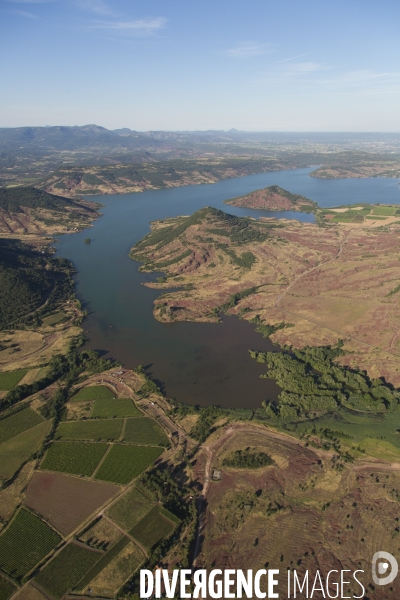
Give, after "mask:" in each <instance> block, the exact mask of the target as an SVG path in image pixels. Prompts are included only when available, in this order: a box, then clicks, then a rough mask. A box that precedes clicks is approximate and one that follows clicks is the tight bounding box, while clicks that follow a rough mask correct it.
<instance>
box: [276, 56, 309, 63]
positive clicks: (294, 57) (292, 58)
mask: <svg viewBox="0 0 400 600" xmlns="http://www.w3.org/2000/svg"><path fill="white" fill-rule="evenodd" d="M303 56H309V54H299V55H298V56H291V57H290V58H284V59H283V60H278V61H277V62H276V64H277V65H279V64H280V63H284V62H288V61H289V60H295V59H296V58H302V57H303Z"/></svg>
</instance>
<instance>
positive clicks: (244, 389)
mask: <svg viewBox="0 0 400 600" xmlns="http://www.w3.org/2000/svg"><path fill="white" fill-rule="evenodd" d="M309 172H310V169H298V170H293V171H280V172H275V173H261V174H259V175H251V176H248V177H240V178H237V179H226V180H224V181H220V182H219V183H216V184H211V185H197V186H185V187H181V188H172V189H166V190H154V191H147V192H143V193H138V194H124V195H109V196H95V197H94V198H93V200H95V201H96V202H101V203H102V204H103V205H104V207H103V209H102V211H101V212H102V213H103V217H101V218H100V219H98V220H97V221H96V222H95V223H94V225H93V227H92V228H91V229H90V231H88V230H85V231H83V232H80V233H76V234H70V235H64V236H60V238H59V242H58V244H57V253H58V255H59V256H63V257H66V258H68V259H70V260H72V262H73V263H74V265H75V267H76V268H77V270H78V275H77V276H76V284H77V294H78V297H79V298H80V299H81V301H82V303H83V306H84V308H86V309H87V310H88V311H89V316H88V318H87V319H86V320H85V322H84V329H85V331H86V335H87V337H88V338H89V342H88V343H87V345H86V347H87V348H93V349H96V350H99V351H100V352H101V353H102V354H103V355H104V356H105V357H112V358H114V359H116V360H119V361H121V362H122V364H123V365H124V366H125V367H128V368H133V367H136V366H137V365H139V364H141V365H143V366H144V367H146V371H147V373H148V374H149V375H150V376H151V377H152V378H153V379H155V380H156V381H157V382H158V383H159V385H160V386H161V387H162V388H163V390H164V392H165V393H166V394H167V395H168V396H169V397H174V398H176V399H177V400H179V401H181V402H185V403H189V404H199V405H201V406H207V405H212V404H216V405H220V406H223V407H231V408H257V407H259V406H260V404H261V402H262V400H264V399H267V398H269V399H275V398H276V397H277V395H278V393H279V388H278V386H277V385H276V384H275V382H274V381H272V380H269V379H260V377H259V376H260V374H261V373H263V372H265V366H263V365H260V364H258V363H256V362H255V361H254V360H252V359H251V358H250V356H249V354H248V349H254V350H262V351H266V350H275V351H279V348H278V347H276V346H274V345H273V344H272V342H271V341H270V340H269V339H264V338H263V337H262V336H261V335H260V334H259V333H256V332H255V327H254V325H252V324H250V323H248V322H246V321H242V320H240V319H238V318H236V317H226V316H224V317H223V322H222V323H220V324H211V323H169V324H162V323H159V322H158V321H156V320H155V319H154V317H153V313H152V310H153V301H154V299H155V298H157V297H158V295H159V292H158V291H156V290H151V289H149V288H146V287H144V286H143V285H141V284H142V283H143V282H145V281H146V280H152V279H154V278H155V277H157V276H159V275H160V274H143V273H140V272H139V271H138V266H139V265H138V263H136V262H135V261H133V260H131V259H130V258H129V257H128V254H129V250H130V248H131V247H132V245H133V244H134V243H135V242H136V241H138V240H139V239H141V238H142V237H143V236H144V235H146V234H147V233H148V231H149V222H150V221H152V220H156V219H163V218H166V217H172V216H176V215H182V214H192V213H193V212H195V211H196V210H199V209H200V208H203V207H204V206H214V207H215V208H219V209H221V210H224V211H225V212H229V213H231V214H235V215H238V216H246V215H251V216H255V217H258V216H274V217H276V218H283V217H285V218H295V219H298V220H300V221H313V220H314V216H313V215H307V214H301V213H290V212H283V213H276V212H267V211H260V210H251V209H247V208H237V207H234V206H227V205H225V204H223V201H224V200H227V199H229V198H233V197H235V196H241V195H244V194H246V193H249V192H251V191H254V190H256V189H261V188H263V187H266V186H269V185H279V186H281V187H282V188H284V189H287V190H289V191H291V192H293V193H299V194H302V195H304V196H307V197H309V198H311V199H313V200H316V201H317V202H318V203H319V204H320V205H322V206H337V205H340V204H356V203H357V202H358V203H359V202H370V203H373V202H381V203H385V202H386V203H400V193H399V191H400V186H399V185H398V180H394V179H390V180H388V179H378V178H375V179H356V180H320V179H315V178H312V177H309V175H308V174H309ZM88 235H90V238H91V239H92V242H91V244H84V242H83V240H84V239H85V238H86V237H88Z"/></svg>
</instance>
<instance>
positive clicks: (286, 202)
mask: <svg viewBox="0 0 400 600" xmlns="http://www.w3.org/2000/svg"><path fill="white" fill-rule="evenodd" d="M226 204H232V205H233V206H243V207H246V208H258V209H261V210H294V211H301V210H302V207H304V206H307V207H309V208H312V207H313V206H315V203H314V202H313V201H312V200H309V199H308V198H305V197H304V196H300V195H299V194H291V193H290V192H287V191H286V190H283V189H282V188H280V187H279V186H278V185H271V186H270V187H267V188H265V189H263V190H256V191H255V192H252V193H251V194H247V195H246V196H241V197H240V198H233V199H232V200H227V201H226Z"/></svg>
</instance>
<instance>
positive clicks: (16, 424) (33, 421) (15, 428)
mask: <svg viewBox="0 0 400 600" xmlns="http://www.w3.org/2000/svg"><path fill="white" fill-rule="evenodd" d="M43 420H44V419H43V418H42V417H41V416H40V415H39V414H38V413H37V412H35V411H34V410H32V409H31V408H24V409H23V410H20V411H19V412H17V413H15V414H13V415H11V417H7V418H6V419H2V420H1V421H0V444H1V443H3V442H6V441H7V440H10V439H11V438H13V437H14V436H16V435H19V434H20V433H22V432H24V431H26V430H27V429H30V428H31V427H35V425H39V423H43Z"/></svg>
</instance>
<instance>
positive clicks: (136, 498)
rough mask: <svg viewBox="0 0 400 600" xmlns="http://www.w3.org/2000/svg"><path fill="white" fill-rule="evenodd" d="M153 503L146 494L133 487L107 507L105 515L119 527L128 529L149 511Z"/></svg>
mask: <svg viewBox="0 0 400 600" xmlns="http://www.w3.org/2000/svg"><path fill="white" fill-rule="evenodd" d="M154 504H155V503H154V502H153V501H152V500H150V498H148V496H146V495H145V494H144V493H143V492H141V491H140V490H138V489H137V488H136V487H134V488H132V489H130V490H129V491H128V492H127V493H126V494H124V495H123V496H122V498H120V499H119V500H118V502H116V503H115V504H113V505H112V506H111V508H109V509H108V511H107V515H108V516H109V517H110V519H112V520H113V521H114V522H115V523H116V524H117V525H119V527H122V529H124V530H125V531H129V530H130V529H132V527H134V525H136V523H138V522H139V521H140V520H141V519H142V518H143V517H144V516H145V515H146V514H147V513H148V512H149V510H150V509H151V507H152V506H153V505H154Z"/></svg>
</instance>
